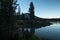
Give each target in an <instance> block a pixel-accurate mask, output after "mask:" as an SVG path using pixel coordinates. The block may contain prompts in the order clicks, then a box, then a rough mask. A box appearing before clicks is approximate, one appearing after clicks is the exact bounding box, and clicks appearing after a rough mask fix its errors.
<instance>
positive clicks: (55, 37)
mask: <svg viewBox="0 0 60 40" xmlns="http://www.w3.org/2000/svg"><path fill="white" fill-rule="evenodd" d="M35 35H36V36H37V37H43V38H48V39H49V40H60V24H59V23H53V24H52V25H50V26H46V27H42V28H37V29H35Z"/></svg>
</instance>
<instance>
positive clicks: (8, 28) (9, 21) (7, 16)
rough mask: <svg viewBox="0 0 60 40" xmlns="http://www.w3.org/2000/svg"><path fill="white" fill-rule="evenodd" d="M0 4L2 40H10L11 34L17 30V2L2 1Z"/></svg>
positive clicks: (13, 0) (14, 0)
mask: <svg viewBox="0 0 60 40" xmlns="http://www.w3.org/2000/svg"><path fill="white" fill-rule="evenodd" d="M0 2H1V5H0V6H1V9H0V31H1V34H0V37H1V40H9V35H10V34H11V32H12V31H15V30H16V27H15V22H16V19H15V15H14V13H15V9H16V7H17V5H16V2H17V0H0ZM10 36H12V35H10Z"/></svg>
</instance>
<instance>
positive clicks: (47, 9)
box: [18, 0, 60, 18]
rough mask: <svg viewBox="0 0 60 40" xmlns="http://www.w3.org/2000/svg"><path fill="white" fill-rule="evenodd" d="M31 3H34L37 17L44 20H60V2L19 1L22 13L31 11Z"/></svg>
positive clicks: (49, 0) (57, 0)
mask: <svg viewBox="0 0 60 40" xmlns="http://www.w3.org/2000/svg"><path fill="white" fill-rule="evenodd" d="M30 2H33V3H34V7H35V16H38V17H42V18H60V0H18V4H20V8H21V13H22V12H23V13H27V12H28V11H29V4H30Z"/></svg>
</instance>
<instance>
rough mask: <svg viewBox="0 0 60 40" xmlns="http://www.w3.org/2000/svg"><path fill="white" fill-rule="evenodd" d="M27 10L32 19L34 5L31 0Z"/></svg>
mask: <svg viewBox="0 0 60 40" xmlns="http://www.w3.org/2000/svg"><path fill="white" fill-rule="evenodd" d="M29 12H30V17H31V19H34V16H35V15H34V5H33V2H31V3H30V8H29Z"/></svg>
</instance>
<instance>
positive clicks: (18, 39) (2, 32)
mask: <svg viewBox="0 0 60 40" xmlns="http://www.w3.org/2000/svg"><path fill="white" fill-rule="evenodd" d="M17 8H18V10H17V11H18V12H16V9H17ZM34 9H35V7H34V5H33V2H31V3H30V6H29V10H28V11H29V12H28V14H26V15H25V13H21V12H20V6H19V4H17V0H0V40H45V39H44V38H38V37H37V36H35V35H34V33H32V32H34V31H35V30H34V29H33V28H41V27H45V26H49V25H51V24H52V23H50V21H52V20H53V21H54V20H55V21H56V19H52V20H50V19H43V18H38V17H36V16H35V11H34ZM25 11H26V10H25ZM21 14H22V15H21ZM57 21H60V19H57ZM20 28H22V31H20ZM24 28H26V29H27V28H31V33H30V32H28V30H26V31H24Z"/></svg>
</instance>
